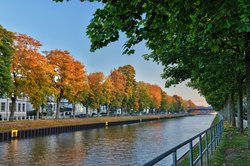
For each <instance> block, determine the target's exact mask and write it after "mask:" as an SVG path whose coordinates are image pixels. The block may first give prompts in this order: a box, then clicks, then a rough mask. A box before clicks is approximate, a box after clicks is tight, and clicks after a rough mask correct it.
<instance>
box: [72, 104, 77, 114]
mask: <svg viewBox="0 0 250 166" xmlns="http://www.w3.org/2000/svg"><path fill="white" fill-rule="evenodd" d="M72 112H73V118H75V117H76V104H75V103H72Z"/></svg>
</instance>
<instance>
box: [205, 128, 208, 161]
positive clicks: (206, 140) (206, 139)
mask: <svg viewBox="0 0 250 166" xmlns="http://www.w3.org/2000/svg"><path fill="white" fill-rule="evenodd" d="M207 134H208V133H207V131H206V137H205V144H206V165H208V160H209V158H208V157H209V154H208V135H207Z"/></svg>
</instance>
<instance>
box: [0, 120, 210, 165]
mask: <svg viewBox="0 0 250 166" xmlns="http://www.w3.org/2000/svg"><path fill="white" fill-rule="evenodd" d="M213 118H214V115H203V116H194V117H185V118H179V119H169V120H164V121H152V122H147V123H138V124H129V125H121V126H114V127H109V128H99V129H92V130H86V131H78V132H73V133H63V134H58V135H52V136H47V137H40V138H33V139H24V140H16V141H13V142H9V143H0V158H1V160H0V165H75V166H78V165H90V166H93V165H109V166H110V165H142V164H143V163H145V162H147V161H149V160H150V159H152V158H154V157H156V156H157V155H159V154H161V153H163V152H165V151H167V150H169V149H170V148H172V147H173V146H175V145H177V144H179V143H181V142H183V141H185V140H186V139H189V138H191V137H192V136H194V135H195V134H198V133H199V132H201V131H203V130H205V129H206V128H208V127H209V125H210V124H211V122H212V120H213ZM160 165H161V164H160Z"/></svg>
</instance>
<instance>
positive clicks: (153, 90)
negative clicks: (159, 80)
mask: <svg viewBox="0 0 250 166" xmlns="http://www.w3.org/2000/svg"><path fill="white" fill-rule="evenodd" d="M147 86H148V89H149V92H150V94H151V95H152V97H153V100H154V102H155V107H156V108H157V109H159V108H160V106H161V93H162V90H161V88H160V87H159V86H158V85H152V84H147Z"/></svg>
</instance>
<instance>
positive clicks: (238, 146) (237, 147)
mask: <svg viewBox="0 0 250 166" xmlns="http://www.w3.org/2000/svg"><path fill="white" fill-rule="evenodd" d="M224 128H225V130H224V133H223V136H222V139H221V142H220V146H219V148H218V149H217V150H216V152H215V155H214V156H213V157H212V160H211V162H210V164H209V165H211V166H221V165H230V166H249V165H250V150H249V149H247V130H245V131H244V133H243V134H241V133H239V132H238V131H237V129H236V128H235V127H232V126H230V125H229V124H228V123H225V125H224Z"/></svg>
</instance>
